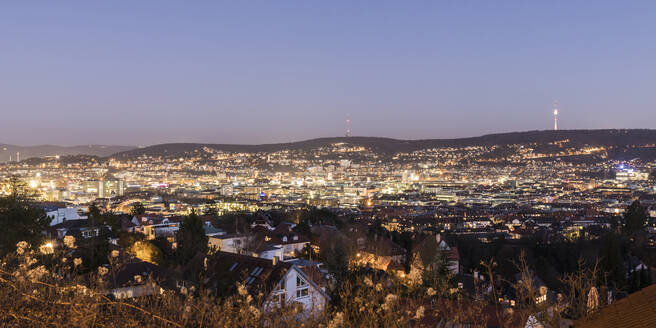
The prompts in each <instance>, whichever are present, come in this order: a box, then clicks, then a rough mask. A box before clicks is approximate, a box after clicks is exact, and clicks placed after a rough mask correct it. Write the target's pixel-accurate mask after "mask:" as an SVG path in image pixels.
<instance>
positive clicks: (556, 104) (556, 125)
mask: <svg viewBox="0 0 656 328" xmlns="http://www.w3.org/2000/svg"><path fill="white" fill-rule="evenodd" d="M553 106H554V131H558V101H554V105H553Z"/></svg>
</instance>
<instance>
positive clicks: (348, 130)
mask: <svg viewBox="0 0 656 328" xmlns="http://www.w3.org/2000/svg"><path fill="white" fill-rule="evenodd" d="M346 136H347V137H350V136H351V116H350V115H348V114H346Z"/></svg>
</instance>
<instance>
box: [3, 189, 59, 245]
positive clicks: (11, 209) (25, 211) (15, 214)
mask: <svg viewBox="0 0 656 328" xmlns="http://www.w3.org/2000/svg"><path fill="white" fill-rule="evenodd" d="M9 187H10V190H11V194H10V195H9V196H7V197H0V231H2V232H3V233H0V253H7V252H11V251H13V250H15V249H16V244H17V243H18V242H19V241H27V242H28V243H30V244H32V245H35V246H38V245H39V244H40V243H41V240H42V239H43V235H42V234H41V232H42V231H44V230H45V229H47V228H48V227H49V226H50V221H51V218H49V217H48V216H46V213H45V212H44V211H43V209H41V208H38V207H36V206H34V204H33V202H32V198H33V197H34V195H33V194H32V193H31V192H30V191H29V190H28V188H27V186H26V185H25V184H24V183H22V182H20V181H19V180H18V179H17V178H11V179H10V180H9Z"/></svg>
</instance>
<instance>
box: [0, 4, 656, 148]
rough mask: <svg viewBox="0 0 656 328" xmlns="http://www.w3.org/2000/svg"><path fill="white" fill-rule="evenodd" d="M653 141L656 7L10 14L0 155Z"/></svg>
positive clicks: (7, 10)
mask: <svg viewBox="0 0 656 328" xmlns="http://www.w3.org/2000/svg"><path fill="white" fill-rule="evenodd" d="M554 99H558V100H559V101H560V104H561V115H560V126H561V128H563V129H573V128H656V1H477V2H474V1H379V0H378V1H307V0H304V1H218V0H213V1H162V0H160V1H143V0H139V1H11V2H9V1H5V2H2V3H1V4H0V142H4V143H14V144H21V145H30V144H42V143H55V144H64V145H72V144H89V143H102V144H129V145H146V144H154V143H162V142H182V141H189V142H192V141H199V142H217V143H265V142H278V141H290V140H300V139H306V138H313V137H321V136H337V135H343V134H344V130H345V128H344V120H345V117H346V114H347V113H350V116H351V120H352V130H353V134H354V135H366V136H387V137H395V138H413V139H414V138H446V137H463V136H473V135H481V134H485V133H493V132H505V131H524V130H534V129H549V128H551V126H552V116H551V106H552V102H553V100H554Z"/></svg>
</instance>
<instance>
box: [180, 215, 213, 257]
mask: <svg viewBox="0 0 656 328" xmlns="http://www.w3.org/2000/svg"><path fill="white" fill-rule="evenodd" d="M207 240H208V238H207V236H206V235H205V229H203V221H201V219H200V218H199V217H198V215H196V213H195V212H191V214H189V215H188V216H187V217H186V218H185V219H184V221H182V224H181V225H180V230H179V231H178V234H177V242H178V247H177V253H178V261H179V262H180V263H181V264H186V263H188V262H189V261H190V260H191V259H192V258H193V257H194V256H196V255H197V254H205V253H207V248H208V246H207Z"/></svg>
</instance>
